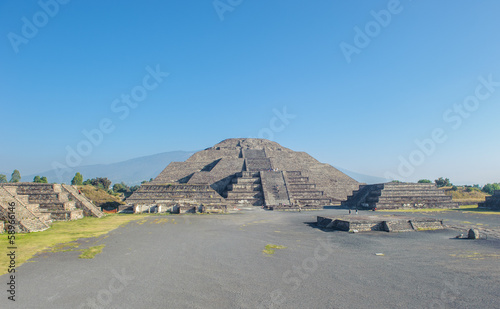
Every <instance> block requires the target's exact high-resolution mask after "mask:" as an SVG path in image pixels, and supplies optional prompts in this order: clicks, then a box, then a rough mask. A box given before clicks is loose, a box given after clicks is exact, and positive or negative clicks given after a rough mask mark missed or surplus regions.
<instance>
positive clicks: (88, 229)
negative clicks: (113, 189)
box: [0, 214, 148, 275]
mask: <svg viewBox="0 0 500 309" xmlns="http://www.w3.org/2000/svg"><path fill="white" fill-rule="evenodd" d="M146 216H148V215H147V214H144V215H120V214H118V215H107V216H105V217H103V218H100V219H99V218H92V217H85V218H83V219H81V220H76V221H59V222H54V223H53V224H52V227H51V228H49V229H48V230H45V231H43V232H35V233H27V234H16V246H17V250H16V267H18V266H20V265H21V264H23V263H25V262H26V261H27V260H29V259H30V258H32V257H33V256H34V255H35V254H36V253H38V252H42V251H44V250H48V251H52V252H60V251H70V250H74V248H75V247H77V244H75V243H73V242H74V241H75V240H77V239H80V238H90V237H97V236H100V235H104V234H106V233H108V232H109V231H112V230H114V229H116V228H118V227H119V226H121V225H124V224H127V223H129V222H130V221H135V220H140V219H143V218H144V217H146ZM7 236H8V234H7V233H4V234H2V235H0V248H2V251H0V252H1V253H0V254H1V257H0V275H3V274H5V273H6V272H7V266H8V262H9V260H8V257H7V255H6V253H4V251H3V250H5V251H7V247H8V246H9V245H8V239H7Z"/></svg>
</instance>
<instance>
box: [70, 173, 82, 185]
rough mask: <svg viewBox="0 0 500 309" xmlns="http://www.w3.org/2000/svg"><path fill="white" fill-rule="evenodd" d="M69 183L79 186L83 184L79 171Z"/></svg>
mask: <svg viewBox="0 0 500 309" xmlns="http://www.w3.org/2000/svg"><path fill="white" fill-rule="evenodd" d="M71 184H72V185H74V186H81V185H82V184H83V176H82V174H80V173H78V172H77V173H76V174H75V177H73V179H72V180H71Z"/></svg>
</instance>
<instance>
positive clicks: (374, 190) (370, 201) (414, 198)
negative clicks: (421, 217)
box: [342, 182, 458, 209]
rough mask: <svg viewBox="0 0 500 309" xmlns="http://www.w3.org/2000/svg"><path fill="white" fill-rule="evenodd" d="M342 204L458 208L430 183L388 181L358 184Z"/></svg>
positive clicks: (357, 206) (390, 207)
mask: <svg viewBox="0 0 500 309" xmlns="http://www.w3.org/2000/svg"><path fill="white" fill-rule="evenodd" d="M342 206H344V207H346V208H351V209H374V208H376V209H419V208H458V203H457V202H453V201H452V197H451V196H449V195H446V194H445V193H444V191H443V190H440V189H438V188H437V187H436V185H435V184H432V183H406V182H388V183H380V184H373V185H360V186H359V189H357V190H355V191H354V192H353V193H352V194H351V195H350V196H349V197H348V198H347V200H346V201H343V202H342Z"/></svg>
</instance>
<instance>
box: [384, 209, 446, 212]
mask: <svg viewBox="0 0 500 309" xmlns="http://www.w3.org/2000/svg"><path fill="white" fill-rule="evenodd" d="M450 210H453V209H448V208H419V209H377V212H378V211H381V212H443V211H450Z"/></svg>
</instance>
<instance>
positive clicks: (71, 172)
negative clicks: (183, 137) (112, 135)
mask: <svg viewBox="0 0 500 309" xmlns="http://www.w3.org/2000/svg"><path fill="white" fill-rule="evenodd" d="M193 153H194V151H169V152H163V153H158V154H155V155H150V156H144V157H138V158H134V159H130V160H126V161H122V162H117V163H110V164H95V165H85V166H78V167H75V168H72V169H71V168H68V169H66V170H65V171H64V173H63V177H62V179H58V178H59V177H58V176H57V174H56V172H55V170H49V171H45V172H41V173H36V174H32V175H27V176H22V175H21V176H22V178H21V181H33V178H34V177H35V176H36V175H40V176H46V177H47V179H48V181H49V182H64V183H68V184H69V183H71V180H72V179H73V177H74V176H75V173H77V172H79V173H80V174H82V176H83V179H84V180H85V179H91V178H95V177H107V178H108V179H109V180H111V181H112V182H113V183H120V182H124V183H125V184H127V185H129V186H130V185H136V184H140V183H141V181H143V180H149V179H150V178H155V177H156V176H158V174H160V172H161V171H162V170H163V169H164V168H165V167H166V166H167V165H168V164H169V163H170V162H173V161H185V160H186V159H187V158H189V157H190V156H191V155H192V154H193Z"/></svg>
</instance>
